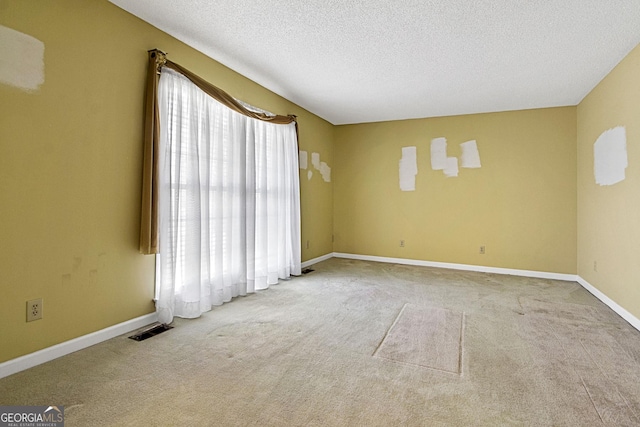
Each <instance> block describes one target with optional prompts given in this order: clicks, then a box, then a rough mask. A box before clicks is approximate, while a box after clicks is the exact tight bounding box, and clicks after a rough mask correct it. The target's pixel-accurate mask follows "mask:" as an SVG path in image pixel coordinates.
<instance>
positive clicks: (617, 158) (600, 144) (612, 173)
mask: <svg viewBox="0 0 640 427" xmlns="http://www.w3.org/2000/svg"><path fill="white" fill-rule="evenodd" d="M628 165H629V164H628V159H627V132H626V129H625V127H624V126H618V127H615V128H613V129H609V130H606V131H604V132H603V133H602V135H600V136H599V137H598V139H597V140H596V142H595V143H594V144H593V171H594V174H595V178H596V184H599V185H613V184H616V183H618V182H620V181H623V180H624V179H625V169H626V168H627V166H628Z"/></svg>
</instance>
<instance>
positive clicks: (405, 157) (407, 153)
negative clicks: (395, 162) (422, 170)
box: [399, 147, 418, 191]
mask: <svg viewBox="0 0 640 427" xmlns="http://www.w3.org/2000/svg"><path fill="white" fill-rule="evenodd" d="M399 174H400V190H402V191H415V190H416V175H417V174H418V159H417V154H416V147H402V158H401V159H400V163H399Z"/></svg>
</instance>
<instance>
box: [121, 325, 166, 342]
mask: <svg viewBox="0 0 640 427" xmlns="http://www.w3.org/2000/svg"><path fill="white" fill-rule="evenodd" d="M169 329H173V326H169V325H165V324H164V323H159V324H157V325H153V326H151V327H149V328H147V329H145V330H144V331H141V332H138V333H136V334H133V335H131V336H130V337H129V338H131V339H132V340H136V341H144V340H146V339H147V338H151V337H155V336H156V335H158V334H161V333H163V332H164V331H168V330H169Z"/></svg>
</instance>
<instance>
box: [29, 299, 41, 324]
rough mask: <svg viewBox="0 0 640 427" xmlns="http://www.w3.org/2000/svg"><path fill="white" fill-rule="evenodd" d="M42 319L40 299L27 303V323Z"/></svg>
mask: <svg viewBox="0 0 640 427" xmlns="http://www.w3.org/2000/svg"><path fill="white" fill-rule="evenodd" d="M38 319H42V298H38V299H32V300H31V301H27V322H32V321H34V320H38Z"/></svg>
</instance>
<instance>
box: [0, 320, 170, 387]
mask: <svg viewBox="0 0 640 427" xmlns="http://www.w3.org/2000/svg"><path fill="white" fill-rule="evenodd" d="M157 321H158V316H157V314H156V313H150V314H147V315H144V316H140V317H137V318H135V319H131V320H128V321H126V322H122V323H119V324H117V325H113V326H110V327H108V328H105V329H101V330H99V331H96V332H92V333H90V334H87V335H83V336H81V337H78V338H74V339H72V340H69V341H65V342H63V343H60V344H56V345H54V346H51V347H47V348H45V349H42V350H39V351H36V352H34V353H30V354H27V355H24V356H21V357H18V358H15V359H11V360H8V361H6V362H3V363H0V378H4V377H8V376H9V375H13V374H15V373H17V372H20V371H24V370H25V369H29V368H32V367H34V366H37V365H40V364H42V363H45V362H49V361H51V360H53V359H57V358H58V357H62V356H65V355H67V354H70V353H73V352H76V351H78V350H82V349H83V348H87V347H91V346H92V345H95V344H98V343H101V342H103V341H106V340H108V339H111V338H115V337H117V336H118V335H122V334H126V333H128V332H131V331H134V330H136V329H140V328H143V327H145V326H147V325H150V324H151V323H154V322H157Z"/></svg>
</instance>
